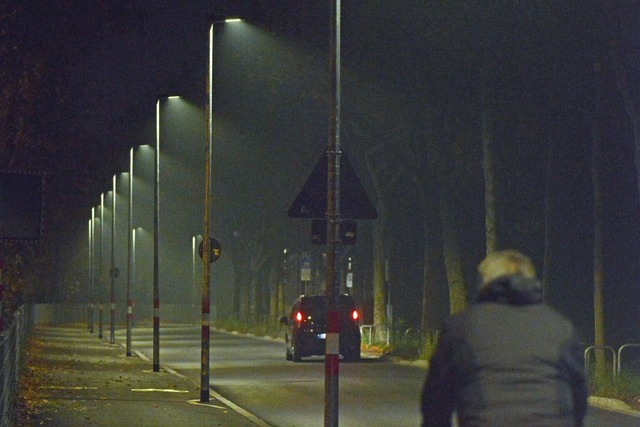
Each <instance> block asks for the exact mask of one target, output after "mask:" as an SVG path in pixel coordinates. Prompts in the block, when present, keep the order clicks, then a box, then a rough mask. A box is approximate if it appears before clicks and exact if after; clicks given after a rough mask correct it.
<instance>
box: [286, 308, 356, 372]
mask: <svg viewBox="0 0 640 427" xmlns="http://www.w3.org/2000/svg"><path fill="white" fill-rule="evenodd" d="M328 306H329V304H328V301H327V296H326V295H301V296H300V297H298V299H297V300H296V301H295V302H294V303H293V306H292V307H291V313H290V315H289V317H288V318H287V317H286V316H285V317H283V318H282V319H281V320H280V321H281V323H283V324H285V325H287V326H288V328H287V331H286V332H285V335H284V339H285V344H286V358H287V360H293V361H294V362H299V361H300V360H301V359H302V358H303V357H307V356H323V355H324V354H325V343H326V337H327V319H328V314H327V311H328ZM339 309H340V354H341V355H342V357H343V358H344V360H345V361H348V362H355V361H358V360H360V328H359V325H358V322H359V320H360V315H359V313H358V310H356V307H355V303H354V301H353V298H352V297H351V296H350V295H340V298H339Z"/></svg>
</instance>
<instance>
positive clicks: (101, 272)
mask: <svg viewBox="0 0 640 427" xmlns="http://www.w3.org/2000/svg"><path fill="white" fill-rule="evenodd" d="M103 255H104V193H101V194H100V259H99V261H98V264H99V265H100V268H99V271H98V277H99V278H100V280H98V283H99V285H100V286H99V288H100V292H99V293H98V294H99V296H98V298H99V302H98V338H100V339H102V315H103V314H102V310H103V309H102V295H103V292H102V289H101V288H102V284H103V280H102V279H103V278H102V274H103V269H102V260H103V258H102V257H103Z"/></svg>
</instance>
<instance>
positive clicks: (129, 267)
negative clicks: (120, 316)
mask: <svg viewBox="0 0 640 427" xmlns="http://www.w3.org/2000/svg"><path fill="white" fill-rule="evenodd" d="M132 228H133V147H131V149H130V150H129V225H128V227H127V356H131V320H132V318H133V303H132V301H131V281H132V277H133V276H132V273H133V272H132V265H133V233H132V231H131V230H132Z"/></svg>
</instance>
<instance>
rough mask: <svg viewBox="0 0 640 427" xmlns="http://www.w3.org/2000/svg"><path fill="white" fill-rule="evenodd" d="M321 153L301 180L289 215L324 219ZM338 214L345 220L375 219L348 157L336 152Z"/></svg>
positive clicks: (324, 162) (324, 163)
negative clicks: (338, 170)
mask: <svg viewBox="0 0 640 427" xmlns="http://www.w3.org/2000/svg"><path fill="white" fill-rule="evenodd" d="M327 158H328V156H327V153H326V152H325V153H324V154H323V155H322V158H320V161H319V162H318V163H317V164H316V166H315V167H314V168H313V171H312V172H311V175H310V176H309V178H307V181H306V182H305V183H304V186H303V187H302V190H301V191H300V193H299V194H298V195H297V196H296V199H295V200H294V201H293V204H292V205H291V207H290V208H289V210H288V211H287V215H289V217H291V218H326V215H327V164H328V160H327ZM340 217H341V218H347V219H376V218H377V217H378V213H377V212H376V208H375V207H374V206H373V203H371V200H370V199H369V196H367V193H366V192H365V191H364V187H363V186H362V183H361V182H360V180H359V179H358V177H357V175H356V173H355V171H354V170H353V167H352V166H351V163H350V162H349V159H347V156H346V155H345V154H344V153H342V154H341V155H340Z"/></svg>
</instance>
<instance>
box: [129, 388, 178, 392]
mask: <svg viewBox="0 0 640 427" xmlns="http://www.w3.org/2000/svg"><path fill="white" fill-rule="evenodd" d="M131 391H143V392H153V391H157V392H160V393H189V391H188V390H176V389H173V388H132V389H131Z"/></svg>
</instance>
